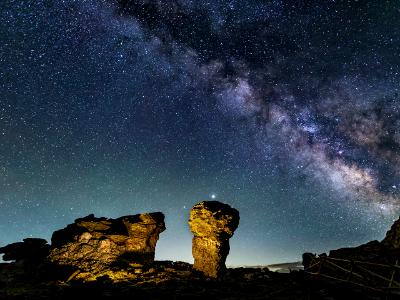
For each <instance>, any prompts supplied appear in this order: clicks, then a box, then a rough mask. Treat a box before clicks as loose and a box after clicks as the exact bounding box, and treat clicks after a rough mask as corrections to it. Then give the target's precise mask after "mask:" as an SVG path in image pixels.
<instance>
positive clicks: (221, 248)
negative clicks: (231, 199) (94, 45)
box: [189, 201, 240, 278]
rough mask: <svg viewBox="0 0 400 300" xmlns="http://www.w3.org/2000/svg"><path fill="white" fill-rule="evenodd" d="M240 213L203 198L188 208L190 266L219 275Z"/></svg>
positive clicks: (207, 274)
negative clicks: (191, 255)
mask: <svg viewBox="0 0 400 300" xmlns="http://www.w3.org/2000/svg"><path fill="white" fill-rule="evenodd" d="M239 219H240V218H239V212H238V211H237V210H236V209H234V208H232V207H230V206H229V205H227V204H224V203H221V202H218V201H203V202H200V203H198V204H196V205H195V206H193V208H192V210H191V211H190V218H189V226H190V229H191V231H192V232H193V234H194V237H193V242H192V254H193V257H194V264H193V268H194V269H195V270H198V271H201V272H202V273H204V274H205V275H206V276H209V277H213V278H218V277H220V276H221V275H222V274H223V272H224V271H225V269H226V267H225V261H226V257H227V256H228V254H229V238H230V237H231V236H232V235H233V232H234V231H235V230H236V228H237V227H238V225H239Z"/></svg>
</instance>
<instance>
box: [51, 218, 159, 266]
mask: <svg viewBox="0 0 400 300" xmlns="http://www.w3.org/2000/svg"><path fill="white" fill-rule="evenodd" d="M164 230H165V224H164V215H163V214H162V213H160V212H156V213H148V214H138V215H132V216H124V217H120V218H118V219H107V218H96V217H94V215H89V216H87V217H84V218H81V219H77V220H75V222H74V223H73V224H70V225H68V226H67V227H65V228H64V229H61V230H58V231H55V232H54V233H53V236H52V238H51V241H52V245H51V250H50V254H49V259H50V261H52V262H53V263H56V264H57V265H64V266H74V267H77V268H78V269H80V270H82V271H86V272H93V273H96V272H99V271H102V270H104V269H105V268H109V267H113V266H119V265H121V264H127V265H128V264H129V263H140V264H146V263H150V262H153V261H154V253H155V247H156V243H157V240H158V237H159V234H160V233H161V232H162V231H164Z"/></svg>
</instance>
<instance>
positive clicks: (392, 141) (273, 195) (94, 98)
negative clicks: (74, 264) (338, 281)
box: [0, 0, 400, 265]
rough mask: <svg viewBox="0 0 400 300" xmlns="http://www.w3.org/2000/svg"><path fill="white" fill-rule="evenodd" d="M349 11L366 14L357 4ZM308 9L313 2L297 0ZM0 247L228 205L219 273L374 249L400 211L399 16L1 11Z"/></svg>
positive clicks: (274, 9) (286, 10) (177, 6)
mask: <svg viewBox="0 0 400 300" xmlns="http://www.w3.org/2000/svg"><path fill="white" fill-rule="evenodd" d="M361 2H362V3H361ZM310 3H311V2H310ZM0 17H1V20H2V22H1V25H0V37H1V43H0V87H1V93H0V211H1V218H0V244H1V245H3V244H7V243H11V242H15V241H19V240H21V239H22V238H24V237H28V236H36V237H43V238H46V239H48V240H49V238H50V236H51V233H52V232H53V231H54V230H56V229H59V228H61V227H64V226H65V225H66V224H68V223H71V222H72V221H73V220H74V219H75V218H77V217H82V216H84V215H87V214H89V213H94V214H95V215H96V216H108V217H117V216H121V215H126V214H135V213H140V212H149V211H162V212H164V214H165V215H166V226H167V230H166V231H165V232H164V233H162V235H161V239H160V241H159V244H158V246H157V253H156V255H157V258H158V259H171V260H185V261H191V259H192V258H191V234H190V232H189V229H188V226H187V219H188V214H189V209H190V208H191V207H192V206H193V205H194V204H195V203H197V202H199V201H201V200H207V199H210V198H211V197H212V195H215V198H216V200H219V201H222V202H226V203H228V204H230V205H232V206H234V207H235V208H237V209H238V210H239V211H240V214H241V221H240V225H239V228H238V230H237V231H236V233H235V235H234V237H233V238H232V242H231V254H230V256H229V258H228V264H231V265H242V264H247V265H254V264H266V263H275V262H282V261H291V260H298V259H300V256H301V254H302V252H304V251H312V252H323V251H327V250H329V249H332V248H337V247H343V246H351V245H357V244H359V243H362V242H366V241H368V240H371V239H382V238H383V236H384V233H385V231H386V230H387V229H388V228H389V227H390V224H391V223H392V222H393V220H394V219H397V215H398V212H399V209H398V208H399V195H400V192H399V191H400V129H399V128H400V102H399V94H398V93H399V88H400V86H399V85H400V84H399V82H400V81H399V79H400V78H399V72H400V70H399V69H400V49H399V46H400V31H399V28H400V24H399V23H400V5H399V4H396V3H395V2H384V1H382V2H381V1H379V2H378V1H359V2H357V1H338V2H335V1H312V5H311V4H308V2H305V1H228V0H219V1H218V0H216V1H188V0H179V1H178V0H177V1H169V2H168V3H166V2H164V1H155V0H132V1H124V0H120V1H113V0H108V1H105V0H103V1H101V0H88V1H73V0H65V1H50V0H47V1H29V0H25V1H11V0H5V1H1V4H0Z"/></svg>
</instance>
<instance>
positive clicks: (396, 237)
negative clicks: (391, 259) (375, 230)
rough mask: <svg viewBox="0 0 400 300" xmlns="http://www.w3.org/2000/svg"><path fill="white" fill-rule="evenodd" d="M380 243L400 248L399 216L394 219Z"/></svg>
mask: <svg viewBox="0 0 400 300" xmlns="http://www.w3.org/2000/svg"><path fill="white" fill-rule="evenodd" d="M382 243H383V244H384V245H385V246H386V247H389V248H393V249H399V248H400V218H399V219H398V220H397V221H395V222H394V223H393V225H392V227H391V228H390V230H389V231H388V232H386V236H385V238H384V239H383V241H382Z"/></svg>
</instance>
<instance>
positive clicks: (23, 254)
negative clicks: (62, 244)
mask: <svg viewBox="0 0 400 300" xmlns="http://www.w3.org/2000/svg"><path fill="white" fill-rule="evenodd" d="M49 248H50V246H49V244H47V241H46V240H44V239H39V238H26V239H24V240H23V242H18V243H13V244H9V245H7V246H4V247H2V248H0V254H4V255H3V260H5V261H9V260H15V261H16V262H20V263H24V264H27V263H28V264H33V263H36V262H39V261H43V260H44V259H45V258H46V256H47V255H48V253H49Z"/></svg>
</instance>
